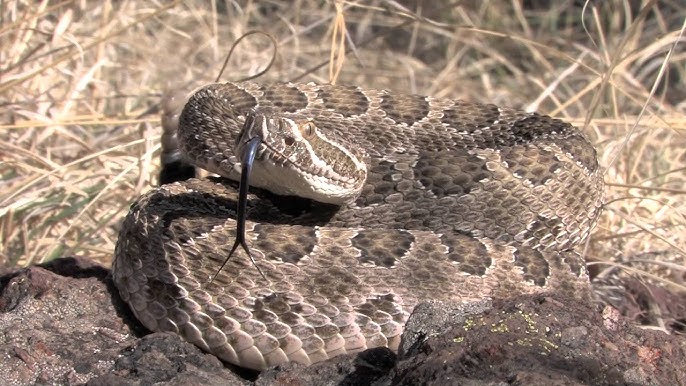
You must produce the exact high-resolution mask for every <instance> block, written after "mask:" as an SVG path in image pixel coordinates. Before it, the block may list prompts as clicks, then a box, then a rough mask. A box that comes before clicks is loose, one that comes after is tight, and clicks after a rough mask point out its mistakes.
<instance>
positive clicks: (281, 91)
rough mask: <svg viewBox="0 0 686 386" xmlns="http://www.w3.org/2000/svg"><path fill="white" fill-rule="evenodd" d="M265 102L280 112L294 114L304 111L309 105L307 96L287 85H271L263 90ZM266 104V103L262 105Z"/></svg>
mask: <svg viewBox="0 0 686 386" xmlns="http://www.w3.org/2000/svg"><path fill="white" fill-rule="evenodd" d="M264 97H265V99H266V100H265V102H267V103H271V105H272V106H273V107H275V108H277V109H278V110H280V111H284V112H288V113H295V112H298V111H301V110H303V109H305V108H306V107H307V105H308V103H309V101H308V100H307V96H306V95H305V94H303V93H302V92H300V90H298V89H297V88H295V87H292V86H289V85H287V84H281V83H277V84H273V85H270V86H268V87H266V88H265V89H264ZM264 104H266V103H264Z"/></svg>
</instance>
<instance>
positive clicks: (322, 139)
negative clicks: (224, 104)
mask: <svg viewBox="0 0 686 386" xmlns="http://www.w3.org/2000/svg"><path fill="white" fill-rule="evenodd" d="M254 137H259V138H260V139H261V140H262V143H261V145H260V148H259V150H258V152H257V156H256V158H255V164H254V169H253V171H252V176H251V179H252V185H254V186H258V187H260V188H263V189H267V190H269V191H271V192H273V193H276V194H282V195H294V196H300V197H304V198H309V199H312V200H315V201H319V202H324V203H329V204H337V205H341V204H344V203H346V202H350V201H352V200H353V199H355V198H356V197H357V196H358V195H359V194H360V192H361V190H362V186H363V185H364V181H365V180H366V176H367V166H366V164H365V162H364V160H363V159H362V156H361V155H359V154H355V153H353V152H351V151H350V150H348V149H347V146H344V145H343V144H339V143H337V142H336V141H335V140H333V139H330V138H327V137H326V136H324V135H323V134H322V133H321V131H320V130H318V129H317V125H316V124H315V122H313V121H312V120H311V119H307V118H297V117H288V118H287V117H283V116H276V115H275V114H272V112H271V111H270V110H268V109H262V110H261V109H253V110H252V111H251V112H250V113H248V114H247V115H246V125H244V129H243V131H242V132H241V135H240V136H239V139H238V140H237V141H236V149H235V152H236V154H242V152H243V151H244V149H245V144H247V142H248V140H249V139H250V138H254ZM235 167H236V168H237V170H238V169H240V165H236V166H235Z"/></svg>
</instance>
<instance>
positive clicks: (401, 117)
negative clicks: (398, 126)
mask: <svg viewBox="0 0 686 386" xmlns="http://www.w3.org/2000/svg"><path fill="white" fill-rule="evenodd" d="M380 107H381V109H382V110H383V111H384V112H386V116H388V117H389V118H391V119H392V120H393V121H395V122H397V123H404V124H406V125H407V126H412V125H414V124H415V123H417V122H419V121H420V120H422V119H423V118H425V117H426V116H427V115H428V114H429V102H427V100H426V97H423V96H419V95H391V94H386V95H384V96H383V97H382V100H381V105H380Z"/></svg>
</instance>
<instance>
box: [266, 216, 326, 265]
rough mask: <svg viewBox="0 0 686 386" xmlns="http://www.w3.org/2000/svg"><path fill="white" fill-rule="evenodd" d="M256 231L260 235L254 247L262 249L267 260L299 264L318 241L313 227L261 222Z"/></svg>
mask: <svg viewBox="0 0 686 386" xmlns="http://www.w3.org/2000/svg"><path fill="white" fill-rule="evenodd" d="M255 231H256V232H257V234H258V235H259V236H258V238H257V240H256V241H255V243H254V244H253V247H254V248H255V249H257V250H260V251H262V252H263V253H264V254H265V257H266V258H267V260H275V261H282V262H286V263H293V264H297V263H298V261H300V259H302V258H303V257H304V256H307V255H309V254H310V253H311V252H312V250H313V249H314V246H315V244H316V243H317V235H316V233H315V230H314V228H312V227H305V226H299V225H291V226H284V225H280V226H279V225H270V224H259V225H255Z"/></svg>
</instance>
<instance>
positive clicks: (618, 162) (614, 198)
mask: <svg viewBox="0 0 686 386" xmlns="http://www.w3.org/2000/svg"><path fill="white" fill-rule="evenodd" d="M161 3H166V4H167V5H160V4H161ZM451 3H453V4H451ZM526 3H528V5H527V7H525V6H523V5H522V2H520V1H511V2H507V1H486V2H478V1H461V2H460V1H453V2H449V1H445V2H433V1H432V2H428V1H425V2H421V1H412V0H407V1H391V0H388V1H360V2H343V1H341V2H337V3H333V2H322V1H315V0H299V1H294V2H281V1H208V2H202V1H195V0H186V1H174V2H171V3H169V2H156V1H111V0H105V1H101V2H96V1H88V2H86V1H61V2H60V1H27V0H15V1H3V2H0V106H2V109H1V110H0V141H1V143H0V176H1V179H0V186H1V187H2V189H1V190H0V265H4V266H26V265H28V264H34V263H40V262H44V261H46V260H50V259H53V258H56V257H59V256H67V255H84V256H89V257H92V258H94V259H97V260H100V261H102V262H103V263H104V264H108V263H109V262H110V260H111V258H112V253H113V250H114V245H115V242H116V239H117V231H118V227H119V224H120V223H121V220H122V218H123V217H124V215H125V214H126V212H127V210H128V207H129V205H130V203H131V202H132V201H133V200H134V199H135V198H136V197H137V196H138V195H140V194H141V193H142V192H144V191H146V190H149V189H151V188H152V187H153V186H154V185H155V183H156V173H157V171H158V166H159V162H158V159H157V158H158V155H159V138H160V128H159V122H158V121H159V118H158V114H157V107H158V103H159V100H160V97H161V95H162V94H163V93H164V92H165V91H167V90H170V89H178V88H181V89H183V90H191V89H193V88H195V87H197V86H199V85H202V84H203V83H207V82H211V81H212V80H213V79H214V78H215V77H216V76H217V74H218V72H219V69H220V67H221V64H222V60H223V57H224V56H225V55H226V53H227V51H228V49H229V47H230V46H231V44H232V42H234V41H235V40H236V39H237V38H238V37H240V36H241V35H243V34H244V33H246V32H247V31H250V30H262V31H265V32H268V33H270V34H272V35H273V36H274V37H275V38H276V40H277V41H278V51H277V53H276V58H275V63H274V65H273V66H272V67H271V68H270V70H269V71H268V72H267V74H266V75H264V76H263V77H262V78H261V81H264V82H268V81H287V80H296V79H297V80H300V81H315V82H328V81H329V80H330V78H331V77H332V76H333V77H336V78H337V79H336V81H337V82H338V83H351V84H358V85H364V86H366V87H373V88H388V89H392V90H395V91H400V92H410V93H421V94H428V95H433V96H436V97H453V98H466V99H470V100H475V101H480V102H490V103H496V104H500V105H507V106H513V107H520V108H524V109H527V110H538V111H540V112H543V113H547V114H551V115H554V116H557V117H560V118H563V119H565V120H568V121H570V122H572V123H574V124H575V125H578V126H580V127H584V129H585V131H586V132H587V133H588V134H589V135H590V137H591V138H592V139H593V141H594V142H595V143H596V144H597V147H598V150H599V155H600V159H601V163H602V165H603V166H604V167H606V168H607V171H606V174H605V180H606V182H607V184H608V187H607V190H606V202H607V206H606V208H605V210H604V213H603V215H602V218H601V219H600V222H599V225H598V226H597V228H596V230H595V232H594V234H593V237H592V239H591V241H590V243H589V248H587V252H586V253H587V256H588V258H589V260H591V261H594V262H596V263H595V264H603V266H605V265H607V263H608V262H621V264H622V265H623V266H625V267H628V268H629V269H630V271H631V272H632V274H636V275H639V276H643V277H645V276H646V275H647V273H646V271H647V272H651V275H652V274H653V273H655V272H657V273H661V275H660V278H661V279H660V281H661V282H662V284H663V285H665V286H667V288H669V289H670V290H672V291H684V289H685V287H684V278H685V277H686V274H685V265H684V257H686V231H685V229H684V228H685V224H686V220H685V217H686V215H685V214H686V204H685V203H686V200H685V199H684V193H686V188H685V183H684V181H685V177H686V171H685V170H686V138H685V134H686V132H685V130H684V129H685V128H686V114H685V113H684V111H685V110H686V102H685V99H686V86H685V85H684V84H685V81H686V36H685V35H684V23H685V20H684V15H686V5H683V4H681V5H679V4H680V3H679V2H669V1H665V2H657V1H642V2H638V1H619V0H615V1H603V2H592V3H591V2H589V3H588V4H586V6H585V7H581V6H575V5H574V4H573V3H576V2H573V1H565V2H553V3H557V4H558V5H555V6H554V7H552V8H551V7H548V6H546V4H547V2H540V3H541V6H540V7H536V4H537V3H539V2H537V1H528V2H526ZM439 4H440V5H439ZM455 4H457V5H455ZM594 4H595V5H594ZM639 5H644V7H643V8H640V7H639ZM344 49H348V51H349V52H348V53H347V54H346V55H345V56H343V55H342V52H343V51H342V50H344ZM272 53H273V47H272V45H271V42H270V41H269V39H266V38H265V37H264V36H261V35H252V36H250V37H247V38H246V39H245V40H243V41H242V42H241V44H240V45H238V47H237V48H236V51H235V52H234V54H233V56H232V57H231V60H230V62H229V66H228V68H227V70H226V71H225V72H224V74H223V77H222V79H223V80H239V79H242V78H245V77H247V76H249V75H252V74H255V73H257V72H259V71H260V70H261V69H263V68H264V67H265V66H266V64H267V63H268V62H269V60H270V58H271V56H272ZM332 57H333V58H334V61H333V63H334V65H332V66H329V64H328V61H329V59H330V58H332ZM343 59H344V60H343ZM332 74H334V75H332ZM336 74H338V75H336ZM638 261H641V262H643V264H642V265H636V264H634V263H636V262H638ZM656 268H659V269H656Z"/></svg>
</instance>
